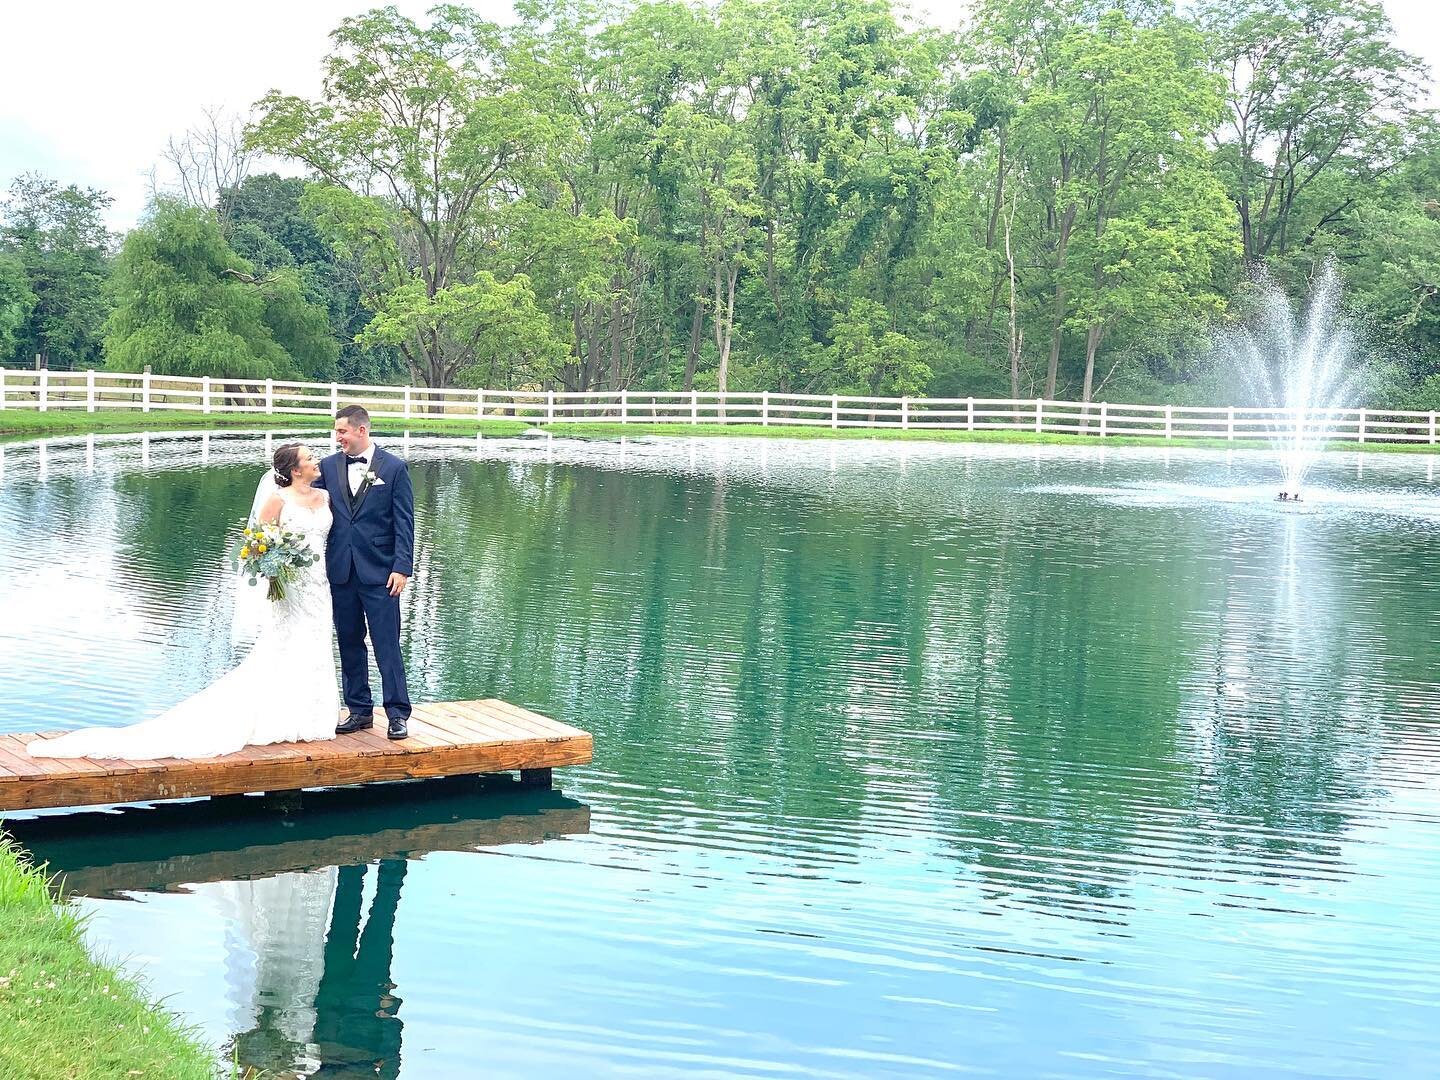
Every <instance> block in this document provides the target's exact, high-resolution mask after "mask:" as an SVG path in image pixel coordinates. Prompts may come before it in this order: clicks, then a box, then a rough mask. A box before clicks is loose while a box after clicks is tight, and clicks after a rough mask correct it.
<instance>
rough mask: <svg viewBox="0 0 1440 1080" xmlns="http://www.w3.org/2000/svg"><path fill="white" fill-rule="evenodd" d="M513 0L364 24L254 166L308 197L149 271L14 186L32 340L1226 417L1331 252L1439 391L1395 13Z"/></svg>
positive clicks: (249, 202)
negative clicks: (1268, 321) (1233, 363)
mask: <svg viewBox="0 0 1440 1080" xmlns="http://www.w3.org/2000/svg"><path fill="white" fill-rule="evenodd" d="M516 11H517V15H518V20H517V21H516V22H515V23H514V24H512V25H506V26H501V25H498V24H496V23H492V22H489V21H487V20H485V19H483V18H481V17H480V16H479V15H478V14H476V13H475V12H474V11H472V10H470V9H468V8H465V7H461V6H455V5H441V6H439V7H436V8H434V9H432V11H431V12H430V13H429V14H428V15H427V16H426V17H425V18H423V19H418V20H417V19H411V18H408V17H406V16H404V15H402V14H400V13H399V12H398V11H397V10H396V9H394V8H380V9H376V10H372V11H369V12H365V13H363V14H360V15H356V16H353V17H351V18H347V19H345V20H344V21H343V22H341V24H340V25H339V26H338V27H337V28H336V30H335V31H334V33H333V34H332V36H331V49H330V52H329V55H328V56H327V57H326V58H325V59H324V61H323V65H322V73H323V75H324V79H323V83H322V86H321V89H320V92H319V93H318V94H317V95H316V96H315V97H313V98H306V97H300V96H296V95H294V94H292V93H287V92H286V91H285V90H284V89H283V88H282V89H277V90H275V91H272V92H271V93H269V94H267V95H266V96H265V97H264V98H263V99H262V100H261V101H260V102H258V103H257V106H256V110H255V113H254V115H253V119H252V122H251V124H250V126H249V128H248V130H247V132H246V135H245V140H246V141H245V145H244V146H243V147H232V148H231V150H232V151H233V154H234V155H238V156H239V157H240V158H244V160H246V161H248V160H250V159H249V158H246V157H245V155H252V154H255V153H259V152H263V153H265V154H269V155H273V156H277V157H280V158H283V159H286V160H287V161H288V162H289V163H290V166H291V167H292V168H295V169H298V170H300V171H301V172H303V173H304V176H303V177H285V178H282V177H279V176H274V175H261V176H250V175H243V173H244V170H239V171H238V172H237V171H234V170H231V171H230V172H227V173H226V175H233V176H239V177H241V178H240V179H239V180H238V181H235V182H231V183H229V184H221V185H220V186H219V194H218V196H216V197H215V205H214V206H210V205H208V203H206V202H205V199H206V198H208V196H204V195H202V196H200V197H198V198H191V200H190V202H191V203H192V204H195V203H197V202H198V203H199V204H200V205H192V206H191V207H190V209H191V210H193V211H195V214H196V215H199V216H190V217H185V216H183V215H179V212H178V210H177V209H176V208H175V207H167V206H164V205H157V208H156V210H155V212H154V215H153V216H152V218H151V219H150V220H148V221H146V222H145V223H142V225H141V226H140V227H139V228H138V229H137V230H136V233H135V234H132V237H131V238H129V239H127V241H126V244H125V249H124V250H123V251H122V252H121V255H120V256H119V257H118V258H117V259H116V261H115V265H114V268H113V271H110V270H109V269H108V268H107V260H108V259H109V244H110V241H109V238H108V236H107V235H106V234H104V232H103V228H99V227H98V222H99V221H100V220H101V219H102V216H103V210H104V205H105V203H104V196H103V195H102V194H101V193H97V192H82V191H79V190H77V189H74V188H68V189H62V188H60V187H59V186H58V185H56V184H54V183H53V182H50V181H43V180H41V179H39V178H29V179H27V180H23V181H21V182H17V185H16V187H15V188H14V189H13V190H12V197H11V200H10V203H9V204H7V207H6V210H5V217H4V219H3V227H0V260H4V259H9V260H11V261H10V262H8V263H6V262H4V261H0V349H3V350H5V351H6V352H9V353H10V354H11V355H12V356H13V358H14V359H15V360H16V361H19V362H24V361H25V360H26V357H27V353H33V352H36V351H43V352H45V353H46V354H47V355H48V356H49V357H50V358H51V361H52V362H60V361H61V360H62V358H63V361H64V362H69V363H72V364H73V363H86V362H93V361H94V360H95V359H97V358H98V357H99V354H100V343H99V330H98V328H99V326H100V325H101V323H102V322H104V319H105V312H106V304H107V299H106V297H107V296H108V297H113V298H114V299H115V302H116V303H117V304H120V305H121V307H120V308H117V311H116V312H115V314H114V315H113V316H111V318H110V321H109V323H108V325H109V327H110V333H109V336H108V337H107V338H106V343H105V359H106V361H107V362H108V363H110V364H112V365H122V366H124V365H137V364H141V363H151V364H152V365H158V364H163V365H166V366H169V367H171V368H174V369H176V370H179V369H182V368H183V369H184V370H192V371H199V370H201V369H202V368H206V369H209V370H211V373H213V374H220V373H221V370H220V367H216V366H215V365H220V366H221V367H224V369H225V370H227V371H242V370H243V371H260V370H262V369H263V370H275V371H279V370H282V369H283V370H290V371H296V372H321V371H327V370H334V371H337V372H338V373H339V374H340V375H341V376H342V377H344V378H347V379H364V380H370V379H376V380H397V381H398V380H401V379H404V380H412V381H415V382H419V383H425V384H432V385H457V384H466V385H473V384H476V383H488V384H491V385H497V386H503V387H512V388H513V387H530V388H539V387H548V388H552V389H565V390H591V389H620V388H630V389H637V390H640V389H692V388H701V389H709V388H728V389H733V390H756V389H769V390H776V391H791V392H809V393H872V394H887V395H888V394H925V393H930V394H941V395H965V394H976V395H987V396H1001V395H1003V396H1027V397H1028V396H1033V395H1038V394H1043V395H1045V396H1049V397H1074V398H1080V399H1084V400H1089V399H1091V398H1097V399H1098V398H1100V397H1106V398H1108V399H1110V400H1124V399H1131V400H1141V401H1159V400H1169V401H1176V402H1187V401H1188V402H1199V401H1209V402H1217V403H1218V402H1223V401H1224V400H1226V399H1227V397H1229V396H1231V395H1232V394H1233V388H1232V387H1228V386H1227V385H1226V383H1225V382H1224V379H1223V378H1222V373H1221V371H1220V367H1219V366H1218V365H1217V362H1216V358H1215V356H1214V350H1213V349H1212V348H1211V345H1210V342H1211V341H1212V340H1213V338H1214V331H1215V329H1216V327H1217V326H1223V325H1224V324H1225V323H1227V322H1229V321H1232V320H1234V319H1237V318H1240V317H1242V316H1243V311H1242V310H1241V308H1240V306H1239V305H1238V304H1237V299H1238V298H1240V297H1242V296H1243V295H1244V294H1245V291H1246V287H1247V282H1248V281H1249V279H1250V277H1251V275H1252V274H1253V272H1254V269H1255V268H1256V267H1257V266H1262V265H1263V266H1264V267H1266V268H1267V270H1268V271H1269V273H1270V274H1271V275H1272V277H1273V278H1274V279H1276V280H1280V281H1283V282H1285V283H1286V285H1287V286H1288V287H1290V288H1291V289H1292V290H1293V291H1295V292H1301V291H1303V290H1304V288H1305V287H1306V284H1307V282H1308V280H1309V279H1310V277H1311V276H1313V274H1314V273H1315V272H1316V269H1317V268H1318V267H1319V266H1320V265H1322V264H1323V263H1324V262H1325V261H1326V260H1327V259H1333V260H1335V261H1336V262H1337V263H1338V265H1339V267H1340V270H1341V273H1342V275H1343V277H1344V278H1345V280H1346V282H1347V285H1348V288H1349V297H1350V303H1351V304H1352V306H1353V307H1354V308H1355V309H1356V310H1357V311H1358V312H1359V313H1361V314H1363V316H1364V319H1365V324H1366V327H1367V333H1368V334H1369V335H1370V341H1371V343H1372V345H1373V346H1374V351H1375V352H1376V353H1377V354H1383V356H1385V357H1386V358H1387V359H1386V362H1385V364H1384V365H1382V366H1383V368H1384V371H1383V374H1384V376H1385V377H1384V378H1383V379H1381V380H1379V381H1378V382H1377V383H1376V387H1375V389H1374V394H1375V395H1377V401H1378V400H1379V399H1382V398H1383V403H1384V404H1389V405H1393V406H1405V405H1419V404H1421V403H1423V402H1425V401H1430V400H1432V399H1433V398H1435V397H1437V396H1440V264H1437V256H1436V254H1435V252H1436V251H1437V250H1440V248H1437V243H1436V241H1437V240H1440V187H1437V185H1440V134H1437V130H1436V125H1435V122H1434V117H1433V116H1432V115H1431V113H1429V112H1428V111H1427V110H1425V109H1424V108H1422V107H1421V104H1420V102H1421V100H1422V96H1423V92H1424V89H1425V86H1424V70H1423V67H1422V65H1421V64H1420V63H1419V61H1418V60H1417V59H1416V58H1415V57H1413V56H1411V55H1409V54H1408V53H1406V52H1405V51H1404V50H1403V49H1402V48H1401V47H1400V46H1399V45H1398V44H1397V43H1396V41H1395V35H1394V33H1393V30H1392V28H1391V26H1390V25H1389V23H1388V21H1387V19H1386V17H1385V14H1384V11H1383V9H1382V7H1381V6H1380V4H1379V3H1378V2H1377V0H1238V2H1235V3H1221V2H1219V0H1213V2H1212V0H1201V2H1199V3H1193V4H1186V5H1184V6H1180V5H1177V4H1174V3H1170V2H1167V0H1124V2H1119V3H1104V4H1097V3H1094V2H1093V0H976V2H975V3H974V4H972V5H970V8H969V12H968V15H967V21H966V23H965V25H963V26H962V27H961V28H960V29H959V30H957V31H953V32H952V31H944V30H940V29H937V28H935V27H932V26H927V25H924V24H922V23H917V22H915V21H913V20H912V19H911V18H910V17H909V16H907V15H905V14H903V13H902V11H901V9H900V8H899V6H898V5H894V4H892V3H891V0H708V2H702V0H647V2H643V3H640V2H626V0H614V2H597V0H520V2H519V3H517V5H516ZM213 126H214V125H213V124H212V127H213ZM213 156H214V155H211V157H213ZM210 159H211V158H210V157H207V158H206V160H210ZM226 160H229V158H228V157H227V158H226ZM214 171H215V170H212V172H214ZM215 175H217V176H218V175H220V173H219V172H215ZM211 186H212V187H213V186H214V185H211ZM187 190H189V189H187ZM194 190H196V191H201V192H204V191H209V190H210V188H209V187H206V186H205V185H198V186H194ZM37 208H38V209H37ZM87 208H88V209H87ZM206 214H208V215H209V216H210V217H211V218H212V219H213V223H214V228H213V229H211V227H210V226H208V225H204V224H203V222H202V221H201V217H203V216H204V215H206ZM87 215H88V216H87ZM36 222H39V223H40V224H35V223H36ZM136 234H139V235H138V237H137V236H136ZM132 240H133V243H132ZM42 253H44V254H42ZM16 259H18V260H19V262H18V266H19V267H20V268H21V272H20V277H17V276H16V271H15V267H16V265H17V263H16V262H14V260H16ZM187 260H190V261H187ZM7 265H8V266H9V268H10V269H9V270H8V271H7V270H6V269H5V267H6V266H7ZM107 273H111V274H112V276H113V278H114V282H113V285H112V287H111V288H110V290H109V291H108V292H104V291H102V290H100V289H99V288H98V282H99V281H100V280H102V279H103V278H104V277H105V275H106V274H107ZM86 275H89V277H86ZM22 278H23V281H22V280H21V279H22ZM182 286H183V289H182ZM183 290H193V291H194V293H195V296H196V298H197V299H196V303H197V304H199V303H201V299H202V298H203V306H200V307H194V308H193V309H192V308H190V307H187V306H186V305H184V304H180V303H179V302H178V300H177V296H178V295H179V293H180V292H181V291H183ZM152 292H153V294H154V295H145V296H143V297H142V296H141V293H147V294H149V293H152ZM32 296H33V297H34V300H33V302H32V301H31V300H30V299H28V298H29V297H32ZM202 311H203V313H204V314H203V316H202V314H201V312H202ZM17 320H18V322H17ZM12 324H13V327H12V329H9V330H6V329H5V327H6V326H11V325H12ZM7 335H8V336H7ZM327 342H328V344H327ZM157 370H158V368H157ZM1431 407H1433V406H1431Z"/></svg>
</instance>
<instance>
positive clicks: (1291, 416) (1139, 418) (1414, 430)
mask: <svg viewBox="0 0 1440 1080" xmlns="http://www.w3.org/2000/svg"><path fill="white" fill-rule="evenodd" d="M341 405H363V406H364V407H365V408H366V409H367V410H369V412H370V413H371V415H372V416H376V417H384V418H394V419H405V420H411V419H415V420H419V419H439V418H448V419H461V418H469V419H515V420H524V421H529V422H534V423H551V422H568V423H622V424H623V423H639V424H649V423H667V424H676V423H679V424H759V425H762V426H766V427H769V426H772V425H773V426H782V425H783V426H815V427H828V428H833V429H839V428H848V427H859V428H900V429H902V430H916V431H920V430H948V431H1027V432H1035V433H1039V434H1066V435H1094V436H1112V435H1142V436H1149V437H1159V438H1165V439H1176V438H1210V439H1225V440H1229V441H1236V440H1243V439H1269V438H1273V437H1275V436H1276V435H1277V434H1285V433H1288V432H1290V431H1292V430H1294V428H1295V427H1296V426H1297V425H1300V426H1302V427H1303V428H1304V429H1307V430H1309V431H1314V432H1316V433H1317V434H1318V433H1319V430H1320V429H1323V431H1324V433H1325V434H1326V435H1328V437H1330V438H1333V439H1348V440H1353V441H1355V442H1359V443H1366V442H1410V443H1428V444H1430V445H1435V443H1436V414H1435V413H1433V412H1428V413H1424V412H1400V411H1394V410H1376V409H1339V410H1334V411H1329V412H1325V413H1323V414H1322V413H1313V414H1310V415H1306V416H1303V417H1298V416H1296V415H1295V413H1294V412H1292V411H1291V410H1287V409H1251V408H1239V407H1235V406H1213V407H1211V406H1181V405H1117V404H1113V403H1107V402H1091V403H1090V404H1088V405H1087V404H1082V403H1080V402H1076V401H1049V400H1045V399H1042V398H1027V399H1016V400H1011V399H999V398H918V397H914V398H912V397H901V398H895V397H889V398H868V397H850V396H844V395H834V394H777V393H772V392H768V391H766V392H756V393H726V394H720V393H715V392H698V391H697V392H691V393H684V392H680V391H653V392H652V391H634V390H607V391H599V392H593V393H562V392H557V391H526V390H451V389H436V388H431V387H419V386H355V385H350V384H346V383H301V382H279V381H275V380H272V379H265V380H263V381H257V380H248V381H247V380H239V379H210V378H203V379H192V378H182V377H177V376H169V375H150V374H142V375H129V374H112V373H109V372H96V371H77V372H59V371H23V370H15V369H10V370H6V369H5V368H0V409H38V410H39V411H41V412H46V411H48V410H51V409H79V410H85V411H87V412H94V411H96V410H97V409H138V410H140V411H141V412H152V411H158V410H162V409H174V410H186V411H191V412H201V413H280V414H295V415H297V416H330V415H333V414H334V412H335V410H336V409H338V408H339V407H340V406H341Z"/></svg>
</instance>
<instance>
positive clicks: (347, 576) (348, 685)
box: [316, 405, 415, 739]
mask: <svg viewBox="0 0 1440 1080" xmlns="http://www.w3.org/2000/svg"><path fill="white" fill-rule="evenodd" d="M335 441H336V442H338V443H339V444H340V452H339V453H338V454H331V455H330V456H329V457H327V458H326V459H325V460H324V461H322V462H321V463H320V479H319V480H318V481H316V486H317V487H323V488H324V489H325V490H326V491H328V492H329V493H330V509H331V511H332V512H333V513H334V517H335V523H334V524H333V525H332V526H331V527H330V539H329V541H328V542H327V543H326V545H325V571H326V575H327V576H328V577H329V579H330V601H331V606H332V608H333V610H334V613H335V637H336V638H337V639H338V640H339V642H340V681H341V688H342V690H343V692H344V693H343V696H344V698H345V707H346V708H348V709H349V710H350V715H349V716H347V717H346V718H345V719H344V720H343V721H341V722H340V726H339V727H337V728H336V729H335V733H336V734H337V735H348V734H349V733H350V732H352V731H362V730H364V729H365V728H368V727H371V726H373V725H374V723H375V701H374V698H372V697H371V696H370V676H369V672H368V668H369V662H368V659H367V657H366V655H365V630H366V627H367V626H368V627H369V630H370V643H371V646H372V647H373V648H374V650H375V666H376V667H378V668H379V669H380V685H381V688H382V689H383V690H384V695H385V696H384V703H385V715H386V716H387V717H389V720H390V729H389V731H388V734H389V736H390V738H392V739H404V738H407V737H408V736H409V734H410V731H409V728H408V727H407V723H408V721H409V719H410V695H409V693H408V692H407V691H406V689H405V663H404V661H403V660H401V658H400V594H401V593H402V592H404V591H405V586H406V584H407V583H408V582H409V580H410V575H411V574H412V573H414V553H415V496H414V493H413V492H412V491H411V488H410V474H409V473H408V472H407V471H406V470H405V462H403V461H402V460H400V459H399V458H398V457H396V456H395V455H394V454H387V453H386V452H385V451H384V450H382V449H380V447H378V446H376V445H375V444H374V443H373V442H371V441H370V414H369V413H367V412H366V411H365V410H364V409H362V408H361V407H360V406H359V405H347V406H345V408H343V409H341V410H340V411H339V412H337V413H336V414H335Z"/></svg>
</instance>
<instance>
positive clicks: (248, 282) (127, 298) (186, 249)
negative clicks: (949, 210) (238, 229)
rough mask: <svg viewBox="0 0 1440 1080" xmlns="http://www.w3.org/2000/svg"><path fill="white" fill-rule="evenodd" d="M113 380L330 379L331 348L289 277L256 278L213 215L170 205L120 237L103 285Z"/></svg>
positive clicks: (280, 273) (285, 273) (319, 316)
mask: <svg viewBox="0 0 1440 1080" xmlns="http://www.w3.org/2000/svg"><path fill="white" fill-rule="evenodd" d="M110 292H111V295H112V296H113V298H114V301H115V309H114V311H113V312H112V313H111V316H110V319H109V321H108V322H107V324H106V339H105V351H106V366H107V367H108V368H109V369H110V370H112V371H138V370H140V369H141V368H142V367H145V366H147V365H148V366H149V367H150V368H151V369H152V370H153V371H155V372H156V373H157V374H165V375H211V376H216V377H225V378H254V379H264V378H286V377H297V376H304V377H306V378H310V379H321V378H329V377H330V375H331V373H332V372H333V369H334V362H335V353H336V347H335V341H334V339H333V338H332V337H331V336H330V334H329V332H328V327H327V325H326V320H325V316H324V313H323V312H322V311H321V310H320V309H319V308H317V307H315V306H314V305H313V304H310V303H309V302H308V301H306V300H305V298H304V296H303V295H302V293H301V288H300V283H299V280H298V278H297V276H296V275H295V273H294V272H293V271H290V270H277V271H274V272H273V273H271V274H269V275H267V276H263V277H257V276H256V275H255V273H254V267H253V266H252V265H251V264H250V263H248V262H246V261H245V260H244V259H242V258H240V257H239V256H238V255H236V254H235V252H234V251H233V250H232V249H231V248H230V246H229V245H228V244H227V243H226V242H225V238H224V237H223V236H222V235H221V232H220V226H219V223H218V221H217V220H216V219H215V216H214V214H212V213H211V212H209V211H206V210H201V209H197V208H195V207H189V206H185V205H182V204H181V203H179V202H176V201H174V200H170V199H160V200H158V201H157V202H156V203H155V204H154V206H153V207H152V209H151V213H150V217H149V219H148V220H147V221H146V222H145V223H144V224H142V225H141V226H139V227H138V228H136V229H133V230H132V231H131V232H130V234H129V235H128V236H127V237H126V238H125V244H124V246H123V248H122V249H121V251H120V254H119V256H118V257H117V258H116V260H115V268H114V273H113V275H112V277H111V279H110Z"/></svg>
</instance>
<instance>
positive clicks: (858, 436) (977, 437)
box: [0, 409, 1440, 454]
mask: <svg viewBox="0 0 1440 1080" xmlns="http://www.w3.org/2000/svg"><path fill="white" fill-rule="evenodd" d="M324 419H325V418H323V417H319V416H311V415H308V414H294V413H210V414H206V413H200V412H152V413H136V412H134V411H132V410H128V409H127V410H108V411H100V412H94V413H86V412H70V411H59V410H57V411H54V412H44V413H40V412H35V411H32V410H21V409H4V410H0V443H15V442H28V441H31V440H34V439H43V438H49V437H52V436H57V435H91V434H95V435H99V434H113V435H139V434H143V433H146V432H151V431H176V432H182V431H203V430H215V429H251V430H253V429H257V428H259V429H264V428H269V429H282V430H284V429H291V430H293V429H296V428H306V427H310V426H312V425H313V426H317V427H319V426H326V427H328V423H326V424H324V425H321V423H320V422H321V421H322V420H324ZM374 431H375V434H376V435H378V436H382V437H389V436H394V435H397V434H402V433H404V432H407V431H408V432H413V433H418V434H434V435H454V436H472V435H488V436H493V437H502V438H503V437H506V436H515V435H522V434H524V433H526V432H539V433H543V434H549V435H556V436H561V437H566V436H573V437H580V438H620V437H621V436H654V437H660V438H770V439H812V440H813V439H839V440H844V441H855V440H880V441H886V442H938V443H1004V444H1012V445H1029V446H1093V447H1106V446H1114V447H1151V448H1166V447H1170V448H1180V449H1197V450H1253V451H1269V450H1270V446H1269V443H1268V442H1267V441H1265V440H1261V439H1245V440H1235V441H1230V440H1228V439H1212V438H1194V437H1186V436H1177V437H1175V438H1171V439H1166V438H1164V437H1163V436H1151V435H1105V436H1100V435H1072V434H1049V433H1046V434H1036V433H1035V432H1031V431H1019V430H1017V431H949V430H937V429H919V430H916V429H901V428H862V427H847V428H838V429H836V428H830V427H822V426H808V425H807V426H795V425H782V424H772V425H761V424H672V423H659V424H646V423H627V424H616V423H573V422H567V421H563V420H560V421H555V422H552V423H531V422H529V421H524V420H507V419H503V418H496V417H487V418H486V419H484V420H480V419H474V418H470V419H458V418H454V419H452V418H430V417H414V418H411V419H409V420H400V419H394V418H389V417H376V418H375V423H374ZM1322 452H1324V453H1335V452H1349V453H1381V454H1440V445H1432V444H1430V443H1417V442H1409V443H1401V442H1366V443H1358V442H1355V441H1353V440H1349V439H1345V440H1340V439H1332V440H1331V441H1329V442H1328V443H1326V444H1325V446H1324V447H1323V448H1322Z"/></svg>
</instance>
